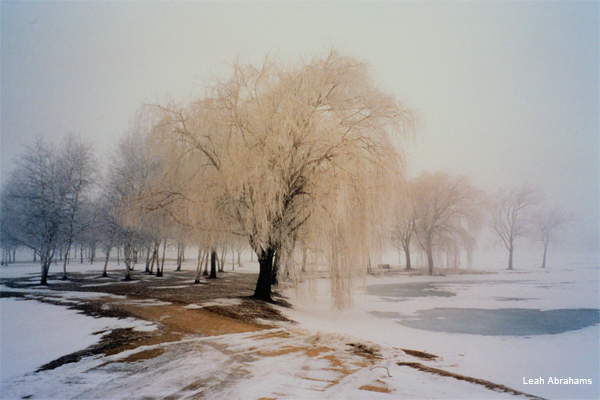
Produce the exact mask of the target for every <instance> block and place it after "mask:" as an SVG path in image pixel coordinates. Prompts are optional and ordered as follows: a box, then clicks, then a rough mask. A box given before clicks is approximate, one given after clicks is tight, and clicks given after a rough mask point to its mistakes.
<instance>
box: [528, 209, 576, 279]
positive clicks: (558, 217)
mask: <svg viewBox="0 0 600 400" xmlns="http://www.w3.org/2000/svg"><path fill="white" fill-rule="evenodd" d="M571 219H572V218H569V217H568V216H567V215H566V214H565V213H564V212H563V211H562V210H561V209H560V208H559V207H553V208H548V209H545V210H540V211H538V212H536V213H535V214H534V215H533V218H532V224H533V231H534V238H535V239H536V240H539V241H540V242H542V245H543V246H544V255H543V257H542V268H546V254H547V252H548V246H549V244H550V242H554V241H556V240H558V236H559V235H560V234H561V231H562V229H563V228H564V227H565V226H566V225H567V224H568V223H569V221H570V220H571Z"/></svg>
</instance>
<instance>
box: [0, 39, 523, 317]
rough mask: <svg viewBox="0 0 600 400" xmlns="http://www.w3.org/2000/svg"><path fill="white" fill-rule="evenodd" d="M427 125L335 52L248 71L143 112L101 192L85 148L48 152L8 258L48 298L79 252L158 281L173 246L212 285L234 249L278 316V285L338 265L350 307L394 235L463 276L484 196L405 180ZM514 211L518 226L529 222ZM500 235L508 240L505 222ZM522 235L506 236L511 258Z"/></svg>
mask: <svg viewBox="0 0 600 400" xmlns="http://www.w3.org/2000/svg"><path fill="white" fill-rule="evenodd" d="M416 120H417V118H416V116H415V114H414V112H412V111H411V110H409V109H408V108H407V107H406V106H405V105H404V104H403V103H402V102H401V101H399V100H398V99H396V98H395V97H394V96H391V95H389V94H388V93H386V92H384V91H382V90H381V89H379V88H378V87H377V86H376V85H375V84H374V82H373V80H372V78H371V76H370V72H369V68H368V66H367V65H366V64H365V63H363V62H360V61H358V60H356V59H353V58H350V57H345V56H342V55H340V54H338V53H337V52H335V51H333V52H331V53H329V54H328V55H327V56H325V57H315V58H313V59H311V60H309V61H307V62H302V63H299V64H298V65H284V64H282V63H276V62H274V61H272V60H270V59H267V60H265V62H264V64H263V65H262V67H261V68H255V67H253V66H251V65H235V66H234V67H233V75H232V77H231V79H229V80H226V81H222V82H217V83H215V84H214V85H213V86H212V87H209V88H208V89H207V90H206V92H205V93H204V94H203V95H202V96H200V97H198V98H194V99H192V100H190V101H188V102H185V103H175V102H169V103H165V104H159V105H147V106H144V107H142V109H141V110H140V112H139V113H138V115H136V117H135V118H134V120H133V122H132V124H131V126H130V129H129V131H128V132H127V134H125V135H124V136H123V138H122V139H121V140H120V142H119V143H118V145H117V146H116V148H115V151H114V153H113V154H112V157H111V160H110V165H109V168H108V171H107V173H106V174H105V176H104V178H103V179H102V180H100V179H99V174H98V171H97V170H96V168H95V166H96V165H97V162H96V161H95V160H94V158H93V155H92V152H91V147H90V146H89V145H88V144H86V143H85V142H83V141H82V140H81V139H80V138H77V137H75V136H69V137H67V139H65V142H64V143H63V144H62V145H61V147H59V148H53V147H52V146H50V145H48V144H46V143H44V142H43V141H42V140H39V141H38V142H36V143H35V145H34V146H33V147H31V148H29V149H28V150H27V152H26V154H25V156H23V157H22V158H21V159H20V161H19V164H18V167H17V169H16V171H15V172H14V173H13V175H12V176H11V178H10V179H9V180H8V182H7V184H6V185H5V186H4V188H3V191H2V245H3V247H4V248H11V246H12V247H14V246H24V247H28V248H31V249H32V250H34V252H35V254H36V255H38V256H39V257H40V260H41V265H42V283H43V284H45V283H46V279H47V275H48V269H49V266H50V263H51V261H52V259H53V258H54V257H55V256H56V252H57V251H62V252H63V253H64V254H65V255H66V256H68V254H69V252H70V251H71V246H72V245H73V243H78V244H79V246H80V247H82V246H85V247H88V248H90V249H94V250H93V251H91V253H95V249H96V247H99V248H100V249H101V250H102V251H103V252H104V256H105V264H104V270H105V273H106V266H107V262H108V259H109V257H110V254H111V251H112V250H113V249H115V248H117V249H119V248H120V249H122V250H123V254H124V263H125V267H126V276H125V278H126V279H130V271H131V269H132V267H133V265H134V263H135V262H136V259H137V257H138V255H139V254H143V253H144V252H145V253H146V270H147V271H151V270H152V269H153V268H154V264H156V269H157V275H159V276H160V274H162V268H163V266H164V254H165V252H166V247H167V243H175V244H177V245H178V248H179V249H182V248H184V247H185V246H186V245H188V246H189V245H193V246H196V247H198V248H199V254H198V270H197V271H198V278H199V277H200V274H201V273H202V266H203V265H204V271H206V270H207V268H208V267H207V266H208V262H209V259H210V263H211V276H215V272H216V268H217V264H218V261H219V260H221V267H222V265H223V258H224V257H223V255H222V256H221V257H218V253H219V251H220V252H221V253H223V250H224V249H226V248H230V249H236V250H237V251H238V260H239V251H240V250H241V249H242V248H244V247H246V248H247V247H249V248H250V249H251V250H252V251H253V252H254V253H255V254H256V255H257V259H258V262H259V265H260V273H259V277H258V280H257V285H256V289H255V292H254V296H255V297H256V298H258V299H262V300H267V301H270V300H271V286H272V284H273V283H276V282H277V281H278V279H280V278H285V279H287V280H291V281H294V280H298V279H302V278H303V277H304V276H306V275H307V274H310V273H311V271H313V270H314V269H315V268H317V266H321V265H326V266H327V268H328V271H329V275H330V277H331V285H332V286H331V289H332V294H333V298H334V300H335V304H336V305H338V306H343V305H344V304H346V303H347V302H348V301H349V299H350V293H351V287H352V285H351V282H352V278H353V277H354V276H356V275H357V274H360V273H364V270H365V266H367V265H370V264H371V261H372V259H373V260H374V259H377V255H378V254H379V253H381V252H382V251H383V250H385V249H386V248H387V246H388V244H389V240H390V232H393V239H394V241H395V243H397V244H398V245H399V246H400V247H401V248H402V249H404V251H405V253H406V257H407V268H410V265H411V264H410V249H411V246H413V244H414V243H415V242H416V243H418V248H419V249H422V251H423V252H424V253H425V254H426V255H427V259H428V266H429V271H430V273H433V268H434V259H435V258H437V257H439V256H440V255H441V254H444V255H445V256H446V257H447V259H448V260H454V261H453V262H454V263H456V262H457V260H458V259H459V258H460V254H461V251H466V252H467V254H468V255H470V254H472V252H473V251H474V249H475V243H476V235H477V232H478V231H479V229H480V228H481V226H482V223H483V220H484V218H483V213H482V212H481V207H480V204H481V202H482V195H481V192H480V191H479V190H477V189H476V188H474V187H473V186H472V185H471V184H470V183H469V181H468V180H467V179H466V178H464V177H452V176H450V175H447V174H443V173H436V174H428V173H426V174H423V175H422V176H420V177H418V178H415V179H413V180H410V181H408V183H407V181H406V177H405V170H404V159H403V155H402V153H401V152H400V151H399V150H398V146H397V144H398V143H397V140H396V139H395V138H398V137H402V136H406V135H407V134H410V133H411V132H412V131H413V130H414V126H415V122H416ZM389 193H394V194H395V195H393V196H390V195H389ZM526 208H527V207H525V209H526ZM504 212H505V211H504V210H500V211H498V212H497V213H496V212H495V213H494V214H493V215H496V214H498V217H497V218H496V217H494V221H496V219H498V221H503V219H504V218H505V217H506V216H505V215H504V214H503V213H504ZM506 212H508V213H512V214H511V217H510V218H513V217H514V215H516V217H515V218H513V220H515V221H521V218H519V217H518V215H520V214H519V213H521V211H516V214H515V213H514V212H512V211H510V210H509V211H506ZM391 215H394V216H395V218H390V216H391ZM519 223H520V222H519ZM497 231H498V234H499V235H501V237H502V238H503V240H504V236H502V235H504V234H503V233H501V232H502V230H501V224H500V223H499V224H498V228H497ZM520 234H521V231H520V228H519V224H513V225H511V226H509V233H508V234H507V235H508V236H506V237H507V239H506V240H507V241H506V243H508V246H513V242H514V239H515V238H516V237H518V236H519V235H520ZM511 248H513V247H511ZM161 252H162V257H160V254H161ZM511 254H512V250H511ZM67 258H68V257H65V263H64V276H65V277H66V259H67ZM182 258H183V257H182V256H181V255H180V256H179V257H178V259H179V260H181V259H182ZM159 261H160V263H159ZM178 262H179V265H180V263H181V261H178ZM159 264H160V265H159ZM511 267H512V264H511ZM197 281H198V279H197Z"/></svg>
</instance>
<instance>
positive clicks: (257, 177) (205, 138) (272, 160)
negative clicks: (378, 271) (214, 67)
mask: <svg viewBox="0 0 600 400" xmlns="http://www.w3.org/2000/svg"><path fill="white" fill-rule="evenodd" d="M155 111H158V113H157V114H155V118H156V119H155V129H154V139H155V140H156V141H157V143H158V145H159V147H160V148H161V149H163V151H166V152H168V153H169V154H170V155H171V157H170V161H171V163H170V167H169V169H168V171H167V172H165V173H166V174H173V175H174V176H177V179H175V180H176V181H179V182H185V185H183V186H181V185H180V186H179V187H178V188H177V190H176V191H179V190H181V191H182V192H183V193H184V195H183V196H182V197H183V198H185V199H186V200H184V201H182V204H186V205H187V207H186V209H187V210H188V212H187V215H188V216H189V217H190V218H191V219H192V222H193V223H194V224H197V225H202V226H204V227H205V230H206V229H208V230H210V231H211V232H213V234H214V235H215V236H218V235H219V234H220V231H224V230H227V231H230V233H231V232H233V233H235V234H237V235H241V236H243V237H245V238H246V239H247V240H248V242H249V245H250V247H251V248H252V250H253V251H254V252H256V254H257V257H258V262H259V264H260V273H259V277H258V282H257V285H256V290H255V293H254V296H255V297H256V298H258V299H262V300H267V301H270V300H271V281H272V275H273V268H274V261H276V266H277V272H276V273H277V274H283V275H285V276H286V277H288V278H291V279H294V277H297V276H298V275H299V273H300V268H299V267H298V263H296V262H295V258H294V254H295V252H296V249H297V248H299V245H300V247H302V248H303V249H309V250H310V254H312V255H314V256H315V257H318V258H319V259H321V260H324V261H326V264H327V266H328V267H329V272H330V275H331V278H332V282H333V283H332V289H333V296H334V299H335V301H336V304H338V305H342V304H344V303H345V302H347V301H348V300H349V297H348V296H349V293H350V292H349V289H348V285H347V284H346V283H348V282H349V280H350V278H351V276H352V275H353V273H354V272H356V271H358V270H362V269H363V268H365V266H366V265H367V262H368V258H369V254H370V251H373V245H374V244H376V243H378V242H379V240H380V239H381V241H384V239H383V238H384V237H387V232H389V226H387V225H386V223H387V220H388V219H389V218H386V217H385V215H386V213H387V208H386V207H387V206H388V205H389V202H390V201H391V199H390V198H389V197H390V196H388V195H387V194H386V192H387V188H388V185H391V184H392V181H394V180H395V179H396V178H397V176H398V174H400V173H401V171H402V169H401V164H402V163H401V157H400V155H399V153H398V151H397V150H396V148H395V146H394V144H393V139H392V135H394V134H398V133H401V132H406V131H408V130H409V129H412V123H413V120H414V117H413V114H412V113H411V112H410V111H409V110H408V109H407V108H406V106H405V105H404V104H402V103H401V102H400V101H398V100H397V99H396V98H395V97H394V96H392V95H389V94H387V93H385V92H384V91H382V90H380V89H378V88H377V87H376V85H375V84H374V82H373V80H372V78H371V76H370V73H369V68H368V66H367V65H366V64H365V63H363V62H360V61H358V60H356V59H354V58H350V57H345V56H342V55H339V54H338V53H337V52H331V53H329V54H328V55H327V56H326V57H317V58H314V59H312V60H310V61H308V62H303V63H300V64H298V65H285V64H283V63H276V62H273V61H271V60H266V61H265V62H264V64H263V66H262V67H260V68H255V67H254V66H251V65H235V66H234V68H233V76H232V77H231V79H229V80H227V81H223V82H218V83H217V84H215V85H214V86H213V87H212V88H210V90H209V91H208V92H207V93H206V94H205V95H204V96H202V97H200V98H197V99H195V100H193V101H191V102H189V103H188V104H183V105H176V104H167V105H163V106H159V107H156V108H155ZM182 177H183V178H182ZM176 191H175V192H176ZM164 196H165V197H168V196H169V194H167V193H166V192H165V193H164ZM384 225H385V226H384Z"/></svg>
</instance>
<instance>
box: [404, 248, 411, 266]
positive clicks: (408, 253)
mask: <svg viewBox="0 0 600 400" xmlns="http://www.w3.org/2000/svg"><path fill="white" fill-rule="evenodd" d="M404 255H405V256H406V268H405V269H406V270H407V271H410V270H411V269H412V264H411V263H410V249H409V248H406V249H404Z"/></svg>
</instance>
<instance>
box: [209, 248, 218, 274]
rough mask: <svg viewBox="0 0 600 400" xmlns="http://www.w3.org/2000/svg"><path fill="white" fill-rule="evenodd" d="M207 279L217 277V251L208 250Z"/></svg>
mask: <svg viewBox="0 0 600 400" xmlns="http://www.w3.org/2000/svg"><path fill="white" fill-rule="evenodd" d="M208 279H217V251H216V250H215V249H212V250H211V251H210V276H209V277H208Z"/></svg>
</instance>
